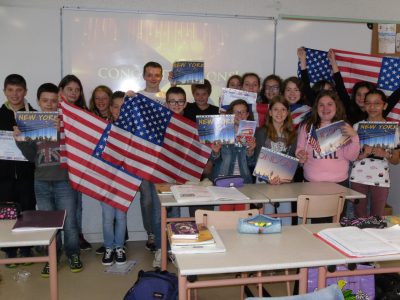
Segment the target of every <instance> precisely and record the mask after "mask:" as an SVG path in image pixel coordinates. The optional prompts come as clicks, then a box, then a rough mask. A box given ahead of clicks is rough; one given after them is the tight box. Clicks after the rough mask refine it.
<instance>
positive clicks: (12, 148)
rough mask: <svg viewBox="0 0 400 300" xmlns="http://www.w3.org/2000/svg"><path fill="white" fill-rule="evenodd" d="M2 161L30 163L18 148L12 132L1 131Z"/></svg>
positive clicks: (0, 149)
mask: <svg viewBox="0 0 400 300" xmlns="http://www.w3.org/2000/svg"><path fill="white" fill-rule="evenodd" d="M0 144H1V147H0V159H3V160H21V161H28V160H27V159H26V158H25V156H24V155H23V154H22V152H21V150H20V149H19V148H18V147H17V144H16V143H15V139H14V136H13V132H12V131H6V130H0Z"/></svg>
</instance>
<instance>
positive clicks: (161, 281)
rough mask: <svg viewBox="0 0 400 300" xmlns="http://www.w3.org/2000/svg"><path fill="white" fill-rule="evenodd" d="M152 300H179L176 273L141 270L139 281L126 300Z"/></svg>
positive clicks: (126, 296) (128, 293)
mask: <svg viewBox="0 0 400 300" xmlns="http://www.w3.org/2000/svg"><path fill="white" fill-rule="evenodd" d="M152 299H158V300H176V299H178V278H177V277H176V275H175V274H174V273H169V272H168V271H147V272H145V271H143V270H140V271H139V273H138V279H137V280H136V282H135V284H134V285H133V286H132V287H131V288H130V289H129V291H128V292H127V293H126V295H125V297H124V300H152Z"/></svg>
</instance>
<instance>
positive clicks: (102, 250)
mask: <svg viewBox="0 0 400 300" xmlns="http://www.w3.org/2000/svg"><path fill="white" fill-rule="evenodd" d="M105 252H106V247H104V246H101V247H99V248H97V249H96V254H98V255H101V254H104V253H105Z"/></svg>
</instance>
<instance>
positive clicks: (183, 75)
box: [172, 61, 204, 85]
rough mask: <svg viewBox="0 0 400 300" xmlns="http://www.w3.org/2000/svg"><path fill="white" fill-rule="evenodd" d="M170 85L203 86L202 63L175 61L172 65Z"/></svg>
mask: <svg viewBox="0 0 400 300" xmlns="http://www.w3.org/2000/svg"><path fill="white" fill-rule="evenodd" d="M172 83H173V84H176V85H184V84H203V83H204V61H176V62H174V63H173V65H172Z"/></svg>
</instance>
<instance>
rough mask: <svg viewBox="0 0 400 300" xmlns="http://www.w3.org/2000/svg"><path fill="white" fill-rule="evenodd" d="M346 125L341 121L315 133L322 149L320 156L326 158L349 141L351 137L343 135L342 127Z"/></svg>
mask: <svg viewBox="0 0 400 300" xmlns="http://www.w3.org/2000/svg"><path fill="white" fill-rule="evenodd" d="M345 124H346V123H345V122H344V121H343V120H341V121H337V122H334V123H331V124H329V125H328V126H325V127H322V128H318V129H317V130H316V131H315V133H316V135H317V139H318V143H319V146H320V148H321V152H320V156H325V155H328V154H331V153H333V152H335V151H336V150H337V149H339V148H340V147H341V146H343V145H345V144H346V142H347V141H349V139H350V137H348V136H344V135H343V134H342V130H341V127H343V126H344V125H345Z"/></svg>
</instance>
